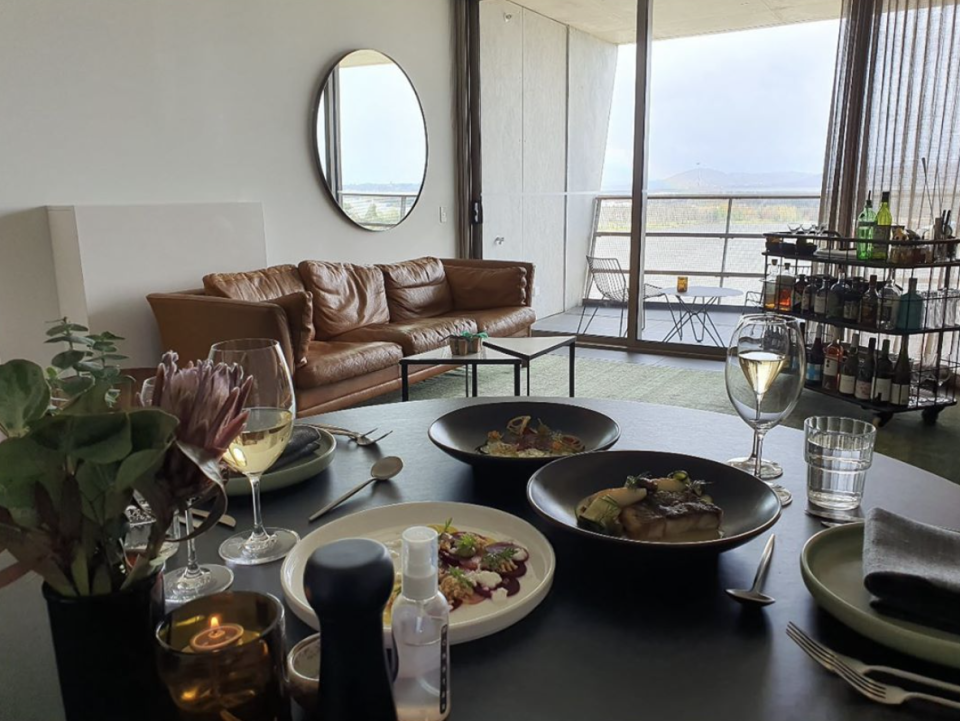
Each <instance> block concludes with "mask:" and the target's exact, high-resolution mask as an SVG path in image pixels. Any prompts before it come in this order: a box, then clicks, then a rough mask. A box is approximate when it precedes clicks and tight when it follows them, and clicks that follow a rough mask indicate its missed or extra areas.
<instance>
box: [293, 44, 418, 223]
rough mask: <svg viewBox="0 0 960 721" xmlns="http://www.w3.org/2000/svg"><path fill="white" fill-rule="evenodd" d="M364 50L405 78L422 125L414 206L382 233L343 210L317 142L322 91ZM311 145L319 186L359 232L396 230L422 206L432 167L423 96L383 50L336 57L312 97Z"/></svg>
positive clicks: (349, 53)
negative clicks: (420, 168) (347, 61)
mask: <svg viewBox="0 0 960 721" xmlns="http://www.w3.org/2000/svg"><path fill="white" fill-rule="evenodd" d="M363 50H369V51H372V52H375V53H379V54H380V55H382V56H383V57H385V58H386V59H387V60H389V61H390V62H392V63H393V64H394V66H396V67H397V68H398V69H399V70H400V72H401V73H403V76H404V77H405V78H406V79H407V82H408V83H410V89H411V90H413V95H414V97H415V98H416V99H417V106H418V107H419V108H420V120H421V122H422V123H423V178H422V179H421V181H420V189H419V190H418V192H417V197H416V199H414V201H413V205H411V206H410V209H409V210H408V211H407V214H406V215H404V216H403V217H402V218H401V219H400V220H399V221H398V222H397V223H396V224H395V225H390V226H385V227H383V228H381V229H379V230H377V229H374V228H368V227H366V226H364V225H360V223H358V222H357V221H355V220H354V219H353V218H351V217H350V216H349V215H348V214H347V211H346V210H344V209H343V207H342V206H341V205H340V203H339V201H338V200H337V196H336V193H334V190H333V188H332V187H331V184H330V181H329V180H327V174H326V173H325V172H324V170H323V163H321V162H320V151H321V148H320V144H319V142H318V140H317V127H318V123H319V120H320V113H321V102H320V101H321V99H322V98H323V92H324V90H326V88H327V83H328V82H329V81H330V76H331V75H333V73H334V72H335V71H336V69H337V67H338V66H339V65H340V63H342V62H343V61H344V60H345V59H346V58H347V57H349V56H350V55H352V54H353V53H356V52H360V51H363ZM310 121H311V124H310V145H311V148H312V149H313V163H314V168H315V169H316V171H317V175H318V176H319V179H320V184H321V185H322V186H323V187H324V189H325V190H326V192H327V197H329V198H330V200H331V201H332V202H333V205H334V206H335V207H336V208H337V210H338V211H340V214H341V215H342V216H343V217H344V219H346V220H347V221H349V222H350V224H351V225H353V226H354V227H357V228H360V230H365V231H367V232H370V233H385V232H387V231H389V230H393V229H394V228H396V227H397V226H399V225H402V224H403V222H404V221H405V220H406V219H407V218H409V217H410V215H411V214H412V213H413V211H414V210H416V208H417V205H418V204H419V203H420V199H421V198H422V197H423V189H424V186H426V184H427V170H428V169H429V167H430V134H429V133H428V132H427V114H426V113H425V112H424V110H423V101H422V100H421V99H420V93H419V92H417V86H416V85H414V83H413V80H412V79H411V78H410V74H409V73H407V71H406V70H405V69H404V68H403V66H402V65H401V64H400V63H398V62H397V61H396V60H394V59H393V57H391V56H390V55H387V54H386V53H384V52H381V51H380V50H374V49H373V48H355V49H353V50H348V51H347V52H345V53H342V54H340V55H338V56H337V58H336V60H335V62H333V64H331V65H330V67H329V69H328V70H327V71H326V72H325V73H324V74H323V77H322V78H321V80H320V85H319V87H318V88H317V91H316V93H314V97H313V110H312V112H311V113H310Z"/></svg>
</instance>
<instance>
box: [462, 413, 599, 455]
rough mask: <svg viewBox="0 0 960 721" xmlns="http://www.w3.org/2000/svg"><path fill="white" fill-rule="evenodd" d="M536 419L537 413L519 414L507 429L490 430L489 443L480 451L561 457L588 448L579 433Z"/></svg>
mask: <svg viewBox="0 0 960 721" xmlns="http://www.w3.org/2000/svg"><path fill="white" fill-rule="evenodd" d="M532 420H533V416H517V417H516V418H514V419H513V420H511V421H510V422H509V423H507V428H506V431H505V432H501V431H490V432H489V433H487V442H486V443H484V444H483V445H482V446H480V447H479V448H478V449H477V450H478V451H479V452H480V453H483V454H485V455H488V456H499V457H501V458H553V457H557V458H559V457H561V456H572V455H574V454H575V453H582V452H583V451H584V450H585V446H584V443H583V441H582V440H580V438H578V437H577V436H574V435H571V434H569V433H561V432H560V431H555V430H553V429H552V428H550V426H548V425H547V424H546V423H544V422H543V421H541V420H539V419H537V421H536V423H532V422H531V421H532Z"/></svg>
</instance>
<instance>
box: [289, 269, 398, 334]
mask: <svg viewBox="0 0 960 721" xmlns="http://www.w3.org/2000/svg"><path fill="white" fill-rule="evenodd" d="M299 269H300V277H301V278H302V279H303V284H304V286H305V287H306V290H308V291H310V292H311V293H313V329H314V335H315V336H316V338H317V340H330V339H331V338H334V337H336V336H338V335H341V334H342V333H346V332H348V331H351V330H354V329H355V328H361V327H363V326H366V325H372V324H374V323H387V322H389V320H390V311H389V310H388V308H387V294H386V292H385V290H384V285H383V273H382V272H381V271H380V269H379V268H377V267H375V266H370V265H352V264H350V263H327V262H324V261H319V260H305V261H303V262H302V263H300V266H299Z"/></svg>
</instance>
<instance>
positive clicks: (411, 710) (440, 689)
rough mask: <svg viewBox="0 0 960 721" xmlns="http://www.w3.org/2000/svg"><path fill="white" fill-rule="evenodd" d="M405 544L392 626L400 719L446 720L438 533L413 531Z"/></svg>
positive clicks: (446, 656)
mask: <svg viewBox="0 0 960 721" xmlns="http://www.w3.org/2000/svg"><path fill="white" fill-rule="evenodd" d="M401 539H402V543H403V547H402V551H401V566H402V575H401V581H400V595H399V596H398V597H397V600H396V601H395V602H394V604H393V614H392V623H391V630H392V632H393V648H394V653H395V654H396V659H397V663H396V669H397V673H396V677H395V678H394V680H393V698H394V700H395V701H396V704H397V719H398V720H399V721H442V720H443V719H445V718H447V716H449V715H450V652H449V641H448V637H447V628H448V626H449V625H450V607H449V606H448V605H447V599H446V598H444V596H443V594H442V593H440V589H439V588H438V584H437V532H436V531H435V530H434V529H432V528H427V527H426V526H414V527H412V528H408V529H407V530H406V531H404V532H403V535H402V536H401Z"/></svg>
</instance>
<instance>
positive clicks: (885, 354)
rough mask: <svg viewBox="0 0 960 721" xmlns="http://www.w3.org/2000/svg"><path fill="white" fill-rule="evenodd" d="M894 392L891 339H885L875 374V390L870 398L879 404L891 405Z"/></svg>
mask: <svg viewBox="0 0 960 721" xmlns="http://www.w3.org/2000/svg"><path fill="white" fill-rule="evenodd" d="M892 392H893V363H892V362H891V360H890V339H889V338H884V339H883V346H882V348H881V349H880V355H879V356H877V365H876V370H874V372H873V390H872V391H871V392H870V397H871V399H872V400H874V401H875V402H877V403H889V402H890V398H891V393H892Z"/></svg>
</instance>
